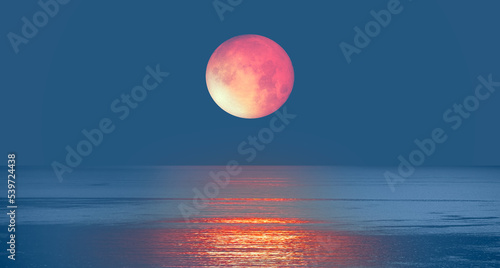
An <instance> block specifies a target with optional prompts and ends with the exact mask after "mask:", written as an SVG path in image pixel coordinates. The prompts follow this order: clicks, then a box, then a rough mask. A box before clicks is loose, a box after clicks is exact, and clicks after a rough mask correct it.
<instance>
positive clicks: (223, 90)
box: [206, 34, 294, 118]
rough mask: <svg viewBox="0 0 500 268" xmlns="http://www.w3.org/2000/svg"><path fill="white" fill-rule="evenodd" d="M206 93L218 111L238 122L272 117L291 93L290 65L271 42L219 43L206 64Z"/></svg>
mask: <svg viewBox="0 0 500 268" xmlns="http://www.w3.org/2000/svg"><path fill="white" fill-rule="evenodd" d="M206 81H207V87H208V91H209V93H210V96H211V97H212V99H213V100H214V101H215V103H217V105H219V107H220V108H221V109H222V110H224V111H226V112H227V113H229V114H232V115H234V116H237V117H241V118H260V117H264V116H266V115H269V114H272V113H274V112H275V111H276V110H278V109H279V108H280V107H281V106H282V105H283V104H284V103H285V102H286V100H287V99H288V96H290V93H291V92H292V87H293V81H294V73H293V67H292V62H291V61H290V58H289V57H288V54H286V52H285V50H284V49H283V48H281V46H280V45H278V44H277V43H276V42H274V41H273V40H271V39H269V38H267V37H264V36H260V35H253V34H247V35H239V36H236V37H233V38H231V39H229V40H227V41H225V42H224V43H222V44H221V45H220V46H219V47H218V48H217V49H216V50H215V51H214V53H213V54H212V56H211V57H210V60H209V61H208V65H207V71H206Z"/></svg>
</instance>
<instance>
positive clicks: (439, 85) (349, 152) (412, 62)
mask: <svg viewBox="0 0 500 268" xmlns="http://www.w3.org/2000/svg"><path fill="white" fill-rule="evenodd" d="M223 2H225V1H223ZM291 2H292V1H272V2H270V1H243V2H242V3H241V4H240V5H238V6H235V7H234V10H233V11H232V12H226V13H224V20H223V21H221V20H220V19H219V16H218V15H217V12H216V10H215V9H214V7H213V5H212V1H160V0H157V1H121V2H113V3H112V2H102V1H79V0H73V1H70V2H69V3H68V4H66V5H60V6H59V11H58V12H57V14H55V15H54V17H50V18H49V20H48V22H47V25H46V26H44V27H43V28H40V29H38V32H37V33H36V35H35V36H34V37H32V38H30V39H28V41H27V43H26V44H20V45H19V52H18V53H17V54H16V53H15V52H14V49H13V47H12V46H11V44H10V42H9V39H8V36H7V35H8V33H9V32H13V33H15V34H18V35H20V34H21V28H22V25H23V21H22V18H23V17H24V16H25V17H27V18H29V19H30V20H32V18H33V14H35V13H36V12H37V11H39V10H41V7H40V6H39V5H38V4H37V2H36V1H29V2H27V1H23V2H12V1H9V2H4V3H1V4H0V5H1V6H2V7H1V8H0V18H1V23H0V29H1V31H0V32H1V33H3V37H2V38H3V42H0V59H1V60H0V68H1V70H2V72H1V73H2V75H1V76H0V77H1V82H2V83H1V84H2V97H3V98H2V99H3V103H2V105H1V106H0V109H1V114H2V115H3V124H2V131H1V134H0V138H1V143H0V152H3V153H4V154H7V152H12V151H13V152H16V153H17V154H18V156H17V162H18V163H17V164H18V165H43V166H49V165H50V164H51V163H52V162H53V161H60V162H61V163H63V162H64V161H65V156H66V150H65V147H66V146H68V145H69V146H70V147H73V148H75V147H76V145H77V143H78V142H79V141H81V140H83V139H84V138H85V136H84V135H83V134H82V130H84V129H86V130H88V131H90V130H91V129H94V128H98V127H99V124H100V121H101V120H102V119H103V118H109V119H110V120H111V121H112V123H113V125H112V126H113V127H114V129H113V131H112V132H111V133H109V134H104V135H103V140H102V142H101V143H100V144H99V145H98V146H95V147H94V148H93V150H92V153H90V154H89V155H88V156H86V157H84V158H83V161H82V166H101V165H102V166H107V165H208V164H225V163H226V162H227V161H229V160H232V159H236V160H241V159H244V158H245V156H242V155H240V154H239V153H238V146H239V145H240V144H241V143H242V142H244V141H248V136H249V135H251V136H255V135H257V133H259V131H260V130H261V129H262V128H264V127H268V126H269V124H270V121H271V120H272V118H273V116H274V115H269V116H267V117H264V118H260V119H241V118H237V117H234V116H232V115H230V114H227V113H226V112H224V111H223V110H221V109H220V108H219V107H218V106H217V105H216V104H215V103H214V101H213V100H212V98H211V97H210V95H209V92H208V90H207V87H206V83H205V71H206V65H207V62H208V59H209V58H210V56H211V54H212V52H213V51H214V50H215V49H216V48H217V47H218V46H219V45H220V44H221V43H222V42H224V41H225V40H227V39H229V38H231V37H234V36H236V35H241V34H258V35H263V36H266V37H268V38H270V39H272V40H274V41H275V42H277V43H278V44H279V45H280V46H282V47H283V48H284V49H285V51H286V52H287V53H288V55H289V57H290V59H291V61H292V64H293V68H294V72H295V82H294V87H293V90H292V93H291V95H290V97H289V99H288V101H287V102H286V103H285V106H286V109H287V111H288V113H290V114H294V115H296V117H295V118H294V119H292V120H290V123H289V124H288V125H287V126H286V128H285V129H284V130H283V131H281V132H279V133H275V135H274V139H273V140H272V142H270V143H269V144H267V145H266V146H265V149H263V150H261V151H258V153H257V155H256V157H255V159H254V160H253V161H252V163H251V164H263V165H268V164H270V165H397V164H398V163H399V162H398V156H399V155H403V156H404V157H407V156H408V154H409V153H410V152H411V151H412V150H414V149H416V148H417V147H416V145H415V143H414V140H415V139H420V140H422V139H426V138H429V137H431V132H432V131H433V129H435V128H442V129H443V130H445V131H446V134H447V135H448V139H447V140H446V142H444V143H442V144H438V145H437V147H436V150H435V152H434V153H433V154H432V155H431V156H429V157H428V159H427V160H426V162H425V165H500V156H499V154H498V152H500V138H499V137H500V122H499V121H498V115H499V114H500V96H496V94H500V90H498V92H496V93H495V92H493V93H492V94H491V95H490V96H489V97H488V98H487V99H486V100H484V101H483V100H481V101H480V102H479V107H477V110H475V111H474V112H471V113H470V115H468V118H466V119H463V122H461V125H460V127H458V128H457V129H456V130H453V129H452V128H451V126H452V125H454V123H455V122H454V123H450V122H445V121H444V120H443V114H444V113H445V112H446V111H447V110H448V109H452V110H453V109H454V107H453V105H454V104H455V103H457V104H463V102H464V100H465V99H466V97H467V96H469V95H474V94H475V89H476V87H477V86H478V85H479V84H480V81H479V80H478V79H477V77H478V76H483V77H484V78H487V77H488V75H489V74H491V75H492V80H493V81H500V67H499V64H498V63H499V62H500V50H499V48H500V36H499V35H498V27H499V24H498V20H497V19H498V10H500V2H498V1H493V0H489V1H480V2H471V1H467V3H466V1H451V0H447V1H413V2H410V1H407V0H402V1H401V2H400V4H399V6H398V8H394V7H393V9H394V10H396V9H397V10H398V11H397V12H395V13H393V14H392V15H391V21H390V22H388V23H387V25H386V27H381V29H380V33H378V34H377V35H375V36H374V37H372V38H371V41H370V43H369V44H367V45H366V44H364V45H366V46H365V47H363V48H358V49H359V51H358V52H360V53H359V54H356V53H355V54H352V55H351V56H350V58H351V62H350V63H348V62H347V61H346V57H345V56H344V54H343V53H342V50H341V49H340V47H339V45H340V44H341V43H342V42H345V43H347V44H349V45H353V46H354V45H355V42H354V41H355V40H354V37H355V35H356V32H355V30H354V27H359V28H360V29H362V30H364V29H365V25H366V24H367V23H369V22H370V21H373V20H374V17H373V15H372V14H370V11H372V10H374V11H375V13H377V12H379V11H380V10H382V9H388V3H390V2H391V1H389V0H377V1H347V0H345V1H308V2H304V1H295V2H294V3H291ZM392 4H394V5H395V3H392ZM396 13H397V14H396ZM358 41H359V40H358ZM364 41H365V43H366V40H364ZM157 65H159V67H157ZM148 66H149V67H148ZM147 68H149V69H147ZM156 68H159V69H160V71H158V70H157V69H156ZM159 72H160V74H159ZM165 72H168V73H169V74H168V76H167V75H166V74H164V73H165ZM148 74H149V75H150V76H151V77H152V78H151V79H149V81H147V83H149V84H150V85H151V84H154V83H158V85H157V87H156V88H155V89H153V90H150V91H147V96H144V100H143V101H141V102H139V103H136V104H137V106H136V107H135V108H131V107H129V108H123V107H125V106H123V99H122V98H121V95H122V94H130V93H131V91H132V90H133V88H134V87H135V86H138V85H143V83H144V81H143V79H144V77H145V76H146V75H148ZM155 75H156V76H155ZM483 89H484V90H486V88H483ZM498 89H500V88H498ZM485 92H486V91H484V92H483V94H484V93H485ZM469 100H470V99H469ZM113 103H114V105H113ZM113 106H114V110H115V111H116V110H118V111H119V112H114V111H113V110H112V109H113V108H112V107H113ZM469 106H470V103H469ZM126 110H128V111H126ZM120 116H121V117H122V118H123V120H121V119H120V118H119V117H120ZM104 123H106V122H104ZM108 128H111V126H108ZM242 163H244V162H242Z"/></svg>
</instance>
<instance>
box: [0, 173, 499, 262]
mask: <svg viewBox="0 0 500 268" xmlns="http://www.w3.org/2000/svg"><path fill="white" fill-rule="evenodd" d="M224 169H225V167H223V166H182V167H128V168H118V167H116V168H96V169H79V170H76V171H75V172H74V173H72V174H71V175H70V176H67V177H66V179H65V180H64V181H63V182H62V183H60V182H58V180H57V179H56V178H55V176H54V175H53V174H52V171H51V170H46V169H22V168H19V169H18V171H17V173H18V175H17V177H18V179H17V181H18V186H17V187H18V188H17V191H18V196H17V198H18V206H19V208H18V210H17V213H18V218H17V224H18V228H17V233H16V236H17V237H18V240H17V249H18V251H17V255H16V257H17V260H16V261H15V262H12V261H9V260H7V255H6V254H5V253H4V251H5V250H2V251H0V252H2V253H1V254H0V258H1V261H0V264H4V263H5V264H6V265H8V266H7V267H221V266H229V267H251V266H255V267H262V266H266V267H474V266H476V267H500V236H499V234H500V208H499V204H500V195H499V192H500V191H499V190H500V169H498V168H421V169H418V170H417V171H416V173H415V174H414V175H413V176H412V177H410V178H408V179H407V180H406V181H405V182H403V183H400V184H397V185H396V187H395V191H394V192H392V191H391V189H390V188H389V186H388V185H387V183H386V181H385V179H384V177H383V173H384V171H385V170H386V169H384V168H357V167H286V166H260V167H248V166H247V167H242V171H241V173H239V174H238V175H237V176H231V177H230V180H229V181H228V183H227V186H225V187H221V186H218V188H217V189H218V190H217V191H214V188H211V189H212V192H208V193H206V192H204V187H205V186H206V185H211V186H214V185H215V184H214V181H213V179H211V178H210V176H209V174H210V172H219V171H223V170H224ZM196 189H197V190H199V191H200V192H201V193H203V194H204V195H212V198H211V199H209V200H208V199H200V198H198V199H194V197H195V192H196ZM193 201H195V203H196V202H198V203H196V204H199V205H200V204H201V205H203V206H199V207H196V205H195V203H193ZM3 203H4V204H5V203H6V202H5V201H4V202H3ZM179 207H184V208H191V209H193V210H189V211H190V212H192V213H191V214H190V215H189V217H188V218H186V217H184V216H185V215H186V213H184V216H183V214H182V212H181V210H180V209H179ZM188 214H189V213H188ZM2 219H5V218H2ZM2 225H3V226H6V225H7V222H6V221H3V222H2ZM2 232H5V233H6V228H5V230H1V231H0V235H1V234H2ZM0 239H2V244H4V242H3V241H4V239H5V238H4V237H1V236H0ZM4 245H5V244H4Z"/></svg>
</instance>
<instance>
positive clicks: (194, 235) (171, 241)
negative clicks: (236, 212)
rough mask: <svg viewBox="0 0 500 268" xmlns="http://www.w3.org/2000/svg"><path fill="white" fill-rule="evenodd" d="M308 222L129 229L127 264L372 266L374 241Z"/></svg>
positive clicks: (231, 221)
mask: <svg viewBox="0 0 500 268" xmlns="http://www.w3.org/2000/svg"><path fill="white" fill-rule="evenodd" d="M308 223H311V222H309V221H304V220H298V219H288V218H207V219H201V220H200V221H198V222H197V223H194V224H195V225H194V226H195V227H194V228H165V229H163V228H159V229H139V230H134V231H132V232H131V233H129V234H127V236H128V239H132V240H130V242H129V243H128V245H129V246H131V248H128V249H125V251H129V253H128V254H126V255H127V256H129V257H130V258H132V259H131V260H130V261H131V262H139V263H141V264H144V267H198V266H203V267H218V266H232V267H248V266H266V267H290V266H307V267H311V266H327V267H338V266H346V267H347V266H370V265H373V263H371V262H370V260H372V259H373V254H375V253H376V251H379V249H377V246H376V244H377V239H376V238H373V237H366V236H360V235H350V234H348V233H342V232H333V231H327V230H314V229H310V228H306V227H305V226H303V224H308ZM306 226H307V225H306ZM130 235H132V237H130ZM132 241H133V242H132ZM132 245H133V247H132ZM125 247H128V246H125ZM139 249H140V252H133V251H134V250H139ZM122 256H123V255H122Z"/></svg>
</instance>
